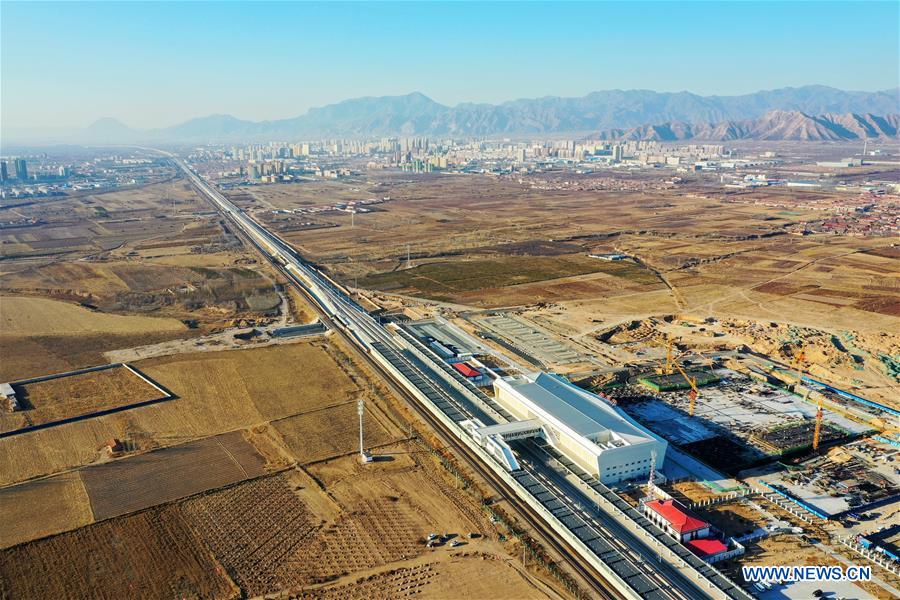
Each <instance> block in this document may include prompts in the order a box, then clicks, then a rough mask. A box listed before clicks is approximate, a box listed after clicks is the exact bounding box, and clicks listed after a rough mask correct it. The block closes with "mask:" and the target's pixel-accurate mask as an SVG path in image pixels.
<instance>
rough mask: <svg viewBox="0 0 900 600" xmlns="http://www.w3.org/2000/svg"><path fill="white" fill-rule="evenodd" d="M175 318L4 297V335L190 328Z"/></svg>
mask: <svg viewBox="0 0 900 600" xmlns="http://www.w3.org/2000/svg"><path fill="white" fill-rule="evenodd" d="M186 330H187V328H186V327H185V326H184V324H183V323H180V322H179V321H177V320H175V319H167V318H156V317H144V316H123V315H111V314H105V313H98V312H95V311H91V310H88V309H87V308H84V307H81V306H78V305H76V304H71V303H68V302H62V301H59V300H50V299H47V298H30V297H24V296H2V297H0V336H28V337H39V336H44V335H52V336H64V335H84V334H104V333H111V334H139V333H155V332H160V331H178V332H182V331H186Z"/></svg>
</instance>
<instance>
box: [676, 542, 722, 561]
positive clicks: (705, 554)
mask: <svg viewBox="0 0 900 600" xmlns="http://www.w3.org/2000/svg"><path fill="white" fill-rule="evenodd" d="M685 546H687V547H688V550H690V551H691V552H693V553H694V554H696V555H697V556H699V557H700V558H702V559H704V560H707V559H709V558H712V557H714V556H715V555H717V554H721V553H723V552H728V545H727V544H726V543H725V542H723V541H722V540H719V539H716V538H706V539H702V540H691V541H689V542H687V543H686V544H685Z"/></svg>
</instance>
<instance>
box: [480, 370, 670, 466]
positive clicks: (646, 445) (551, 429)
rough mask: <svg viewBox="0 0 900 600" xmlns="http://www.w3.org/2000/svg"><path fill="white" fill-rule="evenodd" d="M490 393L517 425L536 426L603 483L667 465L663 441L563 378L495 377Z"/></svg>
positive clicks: (547, 376) (549, 439)
mask: <svg viewBox="0 0 900 600" xmlns="http://www.w3.org/2000/svg"><path fill="white" fill-rule="evenodd" d="M494 393H495V398H496V400H497V402H498V403H499V404H501V405H502V406H503V407H504V408H506V409H507V410H508V411H509V412H510V413H512V414H513V415H515V416H516V417H518V418H519V419H522V420H523V421H528V420H537V421H539V422H540V423H541V424H542V425H543V429H544V432H545V433H544V435H545V437H547V440H548V441H549V442H550V443H551V444H553V445H554V446H555V447H556V448H557V449H558V450H559V451H560V452H562V453H563V454H565V455H566V456H568V457H569V458H570V459H571V460H572V461H574V462H575V463H577V464H578V465H579V466H581V467H582V468H583V469H585V470H586V471H587V472H588V473H591V474H592V475H594V476H596V477H597V478H598V479H600V481H602V482H603V483H618V482H620V481H624V480H626V479H636V478H643V477H649V475H650V470H651V469H654V468H655V466H656V465H661V464H662V462H663V460H664V459H665V453H666V445H667V443H666V442H665V440H663V439H662V438H660V437H659V436H657V435H655V434H653V433H651V432H650V431H649V430H647V429H645V428H643V427H641V426H640V425H638V424H637V423H636V422H635V421H634V420H632V419H631V418H630V417H628V416H627V415H625V414H624V413H623V412H621V411H619V410H618V409H617V408H615V407H613V406H611V405H609V404H608V403H606V402H604V401H603V399H602V398H600V397H599V396H596V395H594V394H591V393H590V392H587V391H585V390H583V389H581V388H579V387H577V386H575V385H573V384H571V383H569V382H568V381H566V380H564V379H563V378H562V377H559V376H554V375H551V374H548V373H539V374H537V375H536V376H526V375H520V376H515V377H507V378H499V377H498V378H497V379H495V380H494Z"/></svg>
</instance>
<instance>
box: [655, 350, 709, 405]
mask: <svg viewBox="0 0 900 600" xmlns="http://www.w3.org/2000/svg"><path fill="white" fill-rule="evenodd" d="M672 345H673V341H672V336H671V335H669V336H666V364H665V366H663V367H661V368H660V369H659V372H660V373H661V374H663V375H672V374H673V373H675V371H676V370H677V371H678V372H679V373H680V374H681V376H682V377H684V380H685V381H686V382H687V383H688V385H689V386H691V391H690V392H688V397H689V398H690V400H691V402H690V405H689V406H688V414H689V415H690V416H692V417H693V416H694V408H695V407H696V405H697V398H698V397H699V396H700V389H699V388H698V387H697V379H696V378H695V377H690V376H689V375H688V374H687V372H685V370H684V369H683V368H682V367H681V365H680V364H678V362H677V361H676V360H675V359H674V358H673V356H672Z"/></svg>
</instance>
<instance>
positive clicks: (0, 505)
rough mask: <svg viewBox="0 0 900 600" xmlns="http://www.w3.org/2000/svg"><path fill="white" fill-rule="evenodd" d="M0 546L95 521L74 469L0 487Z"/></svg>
mask: <svg viewBox="0 0 900 600" xmlns="http://www.w3.org/2000/svg"><path fill="white" fill-rule="evenodd" d="M0 521H2V522H3V527H2V528H0V548H6V547H8V546H12V545H14V544H19V543H21V542H27V541H29V540H33V539H36V538H39V537H44V536H48V535H52V534H55V533H59V532H62V531H68V530H69V529H75V528H77V527H81V526H82V525H87V524H89V523H93V522H94V517H93V513H92V512H91V504H90V500H89V499H88V494H87V490H85V488H84V484H83V483H82V481H81V477H80V476H79V474H78V473H77V472H69V473H62V474H60V475H56V476H54V477H48V478H46V479H37V480H35V481H30V482H27V483H22V484H19V485H15V486H11V487H6V488H0Z"/></svg>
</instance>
